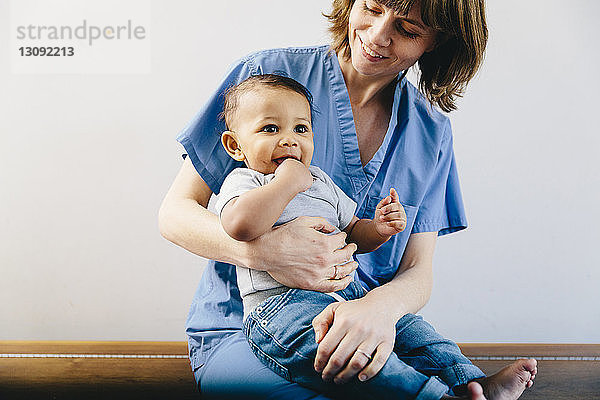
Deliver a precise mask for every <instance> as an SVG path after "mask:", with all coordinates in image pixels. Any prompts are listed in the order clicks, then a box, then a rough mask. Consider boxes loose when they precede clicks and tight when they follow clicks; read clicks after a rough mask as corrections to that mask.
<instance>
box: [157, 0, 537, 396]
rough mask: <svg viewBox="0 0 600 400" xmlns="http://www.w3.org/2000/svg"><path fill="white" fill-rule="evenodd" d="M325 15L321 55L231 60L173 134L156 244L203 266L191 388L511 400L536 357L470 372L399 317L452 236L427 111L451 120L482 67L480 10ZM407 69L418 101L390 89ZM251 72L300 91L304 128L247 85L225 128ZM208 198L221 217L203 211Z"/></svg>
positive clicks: (337, 9)
mask: <svg viewBox="0 0 600 400" xmlns="http://www.w3.org/2000/svg"><path fill="white" fill-rule="evenodd" d="M328 18H329V19H330V21H331V22H332V28H331V32H332V33H333V45H332V46H312V47H300V48H283V49H271V50H263V51H259V52H256V53H253V54H250V55H248V56H246V57H244V58H242V59H241V60H239V61H238V62H236V63H235V64H234V65H233V66H232V67H231V69H230V71H229V73H228V74H227V75H226V77H225V78H224V79H223V81H222V82H221V84H220V85H219V87H218V88H217V90H216V91H215V93H214V94H213V96H211V98H210V99H209V100H208V103H207V105H206V106H205V107H204V108H203V109H202V111H201V112H200V113H199V114H198V115H197V117H196V118H195V119H194V121H193V123H191V124H190V125H189V126H188V127H187V128H186V129H185V130H184V131H183V132H182V133H181V134H180V135H179V140H180V142H181V143H182V144H183V146H184V147H185V149H186V151H187V153H188V155H189V157H188V158H187V159H186V161H185V163H184V165H183V166H182V169H181V172H180V174H179V175H178V177H177V178H176V181H175V182H174V184H173V186H172V188H171V190H170V191H169V193H168V194H167V196H166V198H165V201H164V202H163V206H162V207H161V212H160V223H161V232H162V233H163V235H164V236H165V237H166V238H167V239H169V240H172V241H173V242H175V243H177V244H179V245H181V246H182V247H184V248H186V249H188V250H190V251H193V252H194V253H196V254H198V255H201V256H204V257H206V258H210V259H213V260H215V261H210V262H209V263H208V265H207V267H206V269H205V271H204V274H203V277H202V281H201V283H200V285H199V287H198V290H197V292H196V297H195V299H194V301H193V302H192V306H191V310H190V315H189V318H188V326H187V330H188V334H189V337H190V359H191V362H192V368H193V370H194V373H195V376H196V378H197V380H198V383H199V388H200V390H201V391H202V393H203V396H205V397H206V398H222V397H233V398H235V397H239V398H247V397H249V396H250V397H255V398H286V397H288V398H300V399H301V398H313V399H314V398H325V397H323V396H325V395H327V396H336V395H339V394H341V393H344V394H346V395H347V396H350V397H352V396H353V395H355V394H356V393H358V391H359V390H362V391H361V393H363V394H364V393H367V392H368V391H372V393H376V396H377V397H378V398H386V396H388V397H389V398H396V397H398V396H399V394H401V395H400V397H402V398H415V397H417V396H419V397H424V398H425V397H426V398H432V399H440V398H445V397H447V396H450V395H456V394H460V395H463V396H465V397H464V398H467V397H468V398H470V399H481V398H483V397H482V396H483V392H484V391H485V392H486V394H487V395H488V396H491V398H500V397H502V398H505V399H516V398H517V397H519V396H520V394H521V393H522V392H523V391H524V390H525V388H526V387H529V386H531V385H532V383H533V378H534V377H535V374H536V362H535V360H520V361H516V362H515V363H513V364H512V365H510V366H508V367H506V368H504V369H503V370H502V371H500V372H499V373H498V374H495V375H492V376H489V377H485V375H484V374H483V372H482V371H481V370H479V369H478V368H477V367H475V366H474V365H473V364H472V363H471V362H470V361H469V360H468V359H466V358H465V357H464V356H463V355H462V354H461V353H460V350H459V349H458V347H457V346H456V345H455V344H454V343H452V342H451V341H449V340H447V339H444V338H442V337H440V336H439V335H438V334H437V333H435V331H434V330H433V328H432V327H431V326H430V325H429V324H427V323H426V322H424V321H423V320H422V319H421V318H420V317H417V316H415V315H414V313H416V312H417V311H418V310H420V309H421V308H422V307H423V306H424V305H425V304H426V303H427V301H428V299H429V296H430V293H431V287H432V262H433V251H434V248H435V242H436V237H437V236H441V235H445V234H448V233H452V232H456V231H459V230H462V229H464V228H465V227H466V218H465V213H464V208H463V204H462V197H461V193H460V187H459V183H458V174H457V170H456V164H455V161H454V151H453V148H452V132H451V128H450V123H449V120H448V117H447V116H445V115H443V114H441V113H440V112H439V111H437V110H436V109H435V108H434V107H433V106H435V105H437V106H439V107H440V108H442V109H443V110H446V111H448V110H452V109H453V108H455V107H456V105H455V104H454V100H455V97H456V96H459V95H461V93H462V90H463V89H464V87H465V86H466V84H467V83H468V81H469V80H470V79H471V78H472V77H473V75H474V74H475V72H476V71H477V68H478V67H479V64H480V61H481V60H482V57H483V51H484V48H485V42H486V39H487V29H486V24H485V16H484V4H483V1H475V0H452V1H447V0H420V1H419V0H411V1H408V0H407V1H382V2H378V1H374V0H357V1H356V2H354V1H351V0H345V1H344V0H335V1H334V4H333V10H332V12H331V13H330V14H329V16H328ZM413 65H417V66H418V67H419V68H420V69H421V71H422V76H421V82H420V86H421V88H422V89H423V91H424V95H425V96H423V94H421V93H420V92H419V91H418V90H417V89H416V88H415V87H413V86H412V85H411V84H410V83H409V82H407V80H406V79H405V78H404V75H405V73H406V70H407V69H408V68H410V67H412V66H413ZM265 74H278V75H285V76H287V77H290V78H293V79H295V80H296V81H298V82H299V83H300V84H301V85H303V86H305V87H306V88H307V89H308V91H310V93H312V95H313V98H314V103H315V104H314V106H315V108H317V109H318V110H319V113H318V114H317V115H315V116H314V117H313V118H312V121H310V119H311V118H310V117H309V115H310V107H309V104H308V102H307V101H306V100H307V99H306V96H304V95H303V93H297V92H294V91H290V90H287V89H285V90H282V89H278V90H277V91H273V90H272V89H270V88H269V89H262V90H260V91H256V90H254V91H253V90H250V91H248V92H247V93H246V94H244V95H243V96H240V99H241V100H243V101H240V102H239V104H238V106H237V107H236V108H237V109H240V108H241V110H242V111H239V110H237V111H236V112H237V114H238V115H236V112H234V113H233V118H231V121H229V120H228V121H227V127H225V126H223V124H222V122H221V121H218V119H217V118H216V117H217V115H218V113H219V112H220V111H221V110H222V109H223V107H224V104H223V94H224V93H225V92H227V90H228V89H229V88H230V87H231V86H234V87H235V86H236V85H239V84H240V83H242V82H245V81H246V80H247V79H248V78H250V77H252V76H257V75H259V76H263V75H265ZM250 79H252V78H250ZM242 85H243V83H242ZM225 107H226V109H227V107H228V106H227V105H225ZM244 109H245V110H244ZM246 111H248V112H246ZM241 116H243V118H240V117H241ZM230 122H231V123H230ZM309 122H310V123H309ZM311 128H312V130H314V132H315V134H314V136H313V135H312V134H309V133H311ZM224 131H225V133H224V134H223V135H222V136H221V133H222V132H224ZM312 140H314V145H312V144H311V143H310V141H312ZM220 142H223V146H221V145H220V144H221V143H220ZM257 143H258V144H260V146H258V145H256V144H257ZM255 145H256V147H255ZM311 157H312V162H311ZM284 158H287V159H285V160H283V159H284ZM282 160H283V161H282ZM298 160H299V161H298ZM242 161H243V162H244V163H245V165H244V164H242ZM280 161H282V162H280ZM240 167H241V168H240ZM247 167H250V168H247ZM263 172H265V173H267V175H265V173H263ZM317 187H323V188H324V190H322V191H321V190H318V189H317ZM315 190H316V191H317V192H315ZM213 193H218V195H219V196H218V200H217V202H216V208H217V213H219V214H220V218H219V217H217V216H215V215H214V214H212V213H211V212H210V211H208V210H207V209H206V207H207V205H208V201H209V198H210V197H211V195H212V194H213ZM323 200H325V201H323ZM316 203H319V204H320V206H323V207H328V213H327V217H325V218H323V217H322V216H321V214H320V213H319V212H318V211H315V210H319V207H317V205H316ZM301 204H310V205H311V206H308V207H302V206H301ZM402 204H406V205H407V209H410V213H406V212H405V211H404V207H403V206H402ZM296 205H298V207H296ZM409 206H410V207H409ZM287 211H290V213H289V214H286V212H287ZM286 215H287V216H289V215H292V218H290V219H288V220H285V217H286ZM329 218H331V221H330V220H329ZM282 220H285V221H283V222H282ZM279 223H281V225H278V226H277V227H273V224H279ZM227 225H229V226H227ZM338 230H344V232H339V233H336V232H338ZM228 233H230V234H228ZM235 239H238V240H235ZM347 241H348V242H351V243H350V244H347V243H346V242H347ZM357 248H358V249H359V250H360V251H364V252H365V253H364V254H358V255H353V253H354V252H355V251H356V250H357ZM228 263H229V264H228ZM234 265H235V266H237V270H236V269H235V268H236V267H235V266H234ZM354 271H356V275H355V276H353V272H354ZM255 275H256V276H261V277H265V280H262V279H258V280H253V276H255ZM236 277H237V278H238V280H237V281H236ZM354 280H355V281H354ZM263 284H264V286H263ZM290 288H299V289H305V290H296V289H290ZM269 290H272V291H269ZM334 291H336V292H337V293H336V294H335V295H334V296H331V295H328V294H324V293H328V292H334ZM318 292H322V293H318ZM240 294H241V295H242V296H243V297H244V301H243V303H242V301H241V299H240ZM265 295H269V296H270V297H267V298H266V299H265V298H264V296H265ZM251 298H254V301H252V299H251ZM340 299H343V300H345V301H342V302H339V300H340ZM336 300H337V301H336ZM259 301H264V302H263V303H261V304H260V305H257V303H258V302H259ZM255 306H256V307H255ZM287 307H291V308H290V309H288V308H287ZM288 311H289V312H288ZM244 318H245V319H244ZM242 321H245V323H244V332H241V328H242ZM244 334H245V335H244ZM255 334H256V335H255ZM265 335H266V336H265ZM245 336H246V337H245ZM265 339H266V340H265ZM271 339H272V340H271ZM408 354H410V355H411V357H408V358H405V356H406V355H408ZM259 360H260V361H259ZM432 360H433V361H432ZM261 361H262V362H261ZM448 371H452V372H451V373H448ZM399 377H401V378H399ZM290 381H292V382H290ZM298 384H301V385H302V386H300V385H298ZM306 387H308V388H310V389H311V390H308V389H306Z"/></svg>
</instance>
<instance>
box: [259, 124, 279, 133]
mask: <svg viewBox="0 0 600 400" xmlns="http://www.w3.org/2000/svg"><path fill="white" fill-rule="evenodd" d="M260 131H261V132H267V133H275V132H277V131H279V128H278V127H277V125H273V124H269V125H265V126H263V127H262V128H261V130H260Z"/></svg>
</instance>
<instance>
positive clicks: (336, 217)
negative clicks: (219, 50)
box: [216, 74, 486, 399]
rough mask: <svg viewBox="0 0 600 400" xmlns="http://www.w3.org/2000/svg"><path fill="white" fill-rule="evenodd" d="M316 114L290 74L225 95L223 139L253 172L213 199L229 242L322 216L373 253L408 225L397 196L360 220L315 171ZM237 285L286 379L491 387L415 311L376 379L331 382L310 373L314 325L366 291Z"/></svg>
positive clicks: (447, 388)
mask: <svg viewBox="0 0 600 400" xmlns="http://www.w3.org/2000/svg"><path fill="white" fill-rule="evenodd" d="M311 111H312V110H311V95H310V93H309V91H308V90H307V89H306V88H305V87H304V86H302V85H301V84H300V83H298V82H296V81H295V80H293V79H290V78H287V77H283V76H278V75H270V74H267V75H258V76H252V77H250V78H248V79H247V80H245V81H243V82H241V83H240V84H238V85H236V86H234V87H232V88H230V89H229V90H228V92H227V94H226V97H225V105H224V111H223V117H224V119H225V122H226V125H227V129H228V130H226V131H225V132H223V134H222V136H221V142H222V144H223V147H224V148H225V150H226V151H227V153H228V154H229V155H230V156H231V157H232V158H233V159H235V160H237V161H243V162H244V163H245V165H246V168H237V169H235V170H233V171H232V172H231V173H230V174H229V175H228V176H227V177H226V179H225V181H224V182H223V185H222V187H221V190H220V193H219V196H218V199H217V202H216V209H217V212H218V213H219V215H220V220H221V224H222V226H223V228H224V230H225V231H226V232H227V233H228V234H229V235H230V236H231V237H232V238H234V239H236V240H241V241H250V240H253V239H255V238H257V237H259V236H261V235H262V234H264V233H265V232H267V231H269V230H270V229H272V228H273V227H274V226H277V225H281V224H284V223H286V222H289V221H291V220H293V219H295V218H298V217H300V216H313V217H321V218H324V219H325V220H326V221H327V222H328V223H329V224H331V225H333V226H334V227H336V229H335V230H334V231H332V232H326V233H336V232H339V231H340V230H341V231H344V232H346V234H347V241H348V242H353V243H356V245H357V248H358V252H369V251H373V250H375V249H377V248H378V247H379V246H381V245H382V244H383V243H385V242H386V241H387V240H389V239H390V237H392V236H393V235H395V234H397V233H399V232H402V231H403V230H404V229H405V227H406V214H405V212H404V209H403V207H402V205H401V204H400V202H399V199H398V194H397V193H396V191H395V190H394V189H390V194H389V195H388V196H387V197H385V198H384V199H383V200H381V201H380V202H379V204H378V205H377V208H376V211H375V214H374V217H373V219H359V218H357V217H356V216H355V212H356V203H355V202H354V201H353V200H352V199H350V198H349V197H348V196H347V195H346V194H345V193H344V192H343V191H342V190H341V189H340V188H339V187H337V186H336V184H335V183H334V182H333V180H332V179H331V178H330V177H329V176H328V175H327V174H325V173H324V172H323V171H321V169H319V168H318V167H316V166H312V165H310V163H311V159H312V155H313V132H312V127H311V122H312V117H311V115H312V114H311ZM324 225H326V224H324ZM335 275H337V268H336V273H335ZM237 278H238V286H239V289H240V294H241V296H242V300H243V305H244V333H245V335H246V337H247V339H248V342H249V344H250V347H251V349H252V351H253V352H254V354H255V355H256V356H257V358H259V359H260V360H261V361H262V362H263V363H264V364H265V365H266V366H268V367H269V368H271V369H272V370H273V371H274V372H276V373H277V374H279V375H280V376H282V377H284V378H285V379H287V380H290V381H293V382H296V383H299V384H301V385H304V386H307V387H309V388H312V389H314V390H317V391H320V392H324V393H329V394H332V395H336V396H337V395H340V394H342V395H344V396H346V397H349V398H355V397H358V398H378V399H380V398H381V399H386V398H390V399H392V398H393V399H413V398H416V397H417V396H419V398H421V397H420V396H421V395H424V393H425V391H426V393H427V395H426V396H427V398H432V399H433V398H435V399H440V398H449V397H448V395H454V394H458V393H459V392H464V393H466V385H465V384H464V383H462V384H460V385H459V384H458V383H457V377H456V374H455V375H452V374H449V373H448V371H462V372H461V373H464V372H465V371H466V372H467V376H472V377H473V378H472V379H475V378H480V379H481V378H482V380H481V381H480V382H481V383H482V384H483V385H484V386H485V382H484V380H485V379H486V378H485V375H484V374H483V373H482V372H481V371H480V370H479V369H478V368H477V367H475V366H474V365H473V364H472V363H470V361H469V360H468V359H466V358H465V357H464V356H463V355H462V354H461V352H460V349H459V348H458V346H456V344H454V343H453V342H451V341H449V340H447V339H444V338H442V337H441V336H440V335H439V334H438V333H437V332H435V330H434V329H433V328H432V327H431V325H429V324H427V323H426V322H425V321H423V320H422V319H421V318H420V317H417V316H415V315H413V314H408V315H407V316H405V317H404V318H403V319H406V318H410V319H411V321H410V322H409V323H408V324H406V323H405V324H404V327H405V328H404V329H402V330H401V331H397V333H396V345H395V346H394V353H392V354H391V356H390V357H389V358H388V360H387V362H386V364H385V365H384V367H383V368H382V369H381V371H380V372H379V373H378V374H377V375H376V376H375V377H373V378H372V379H370V380H368V381H366V382H361V381H359V380H358V379H354V380H353V381H351V382H349V383H346V384H343V385H336V384H333V383H330V382H325V381H323V380H322V379H321V376H320V374H318V373H317V372H316V371H315V370H314V368H313V365H314V359H315V355H316V351H317V347H318V340H320V339H322V338H315V331H314V329H313V327H312V320H313V319H314V317H316V316H317V315H318V314H319V313H320V312H321V311H323V310H324V309H325V308H326V307H327V306H328V305H329V304H331V303H333V302H335V301H348V300H353V299H357V298H360V297H362V296H364V295H365V294H366V291H365V289H364V288H363V286H361V284H360V283H359V282H357V281H354V282H351V283H350V285H349V286H348V287H347V288H346V289H344V290H341V291H338V292H336V293H320V292H314V291H308V290H300V289H290V288H288V287H285V286H283V285H281V284H280V283H279V282H277V281H276V280H274V279H273V278H272V277H271V276H270V275H269V274H268V273H267V272H264V271H256V270H251V269H248V268H244V267H237ZM332 278H333V279H336V278H337V279H339V278H343V277H342V276H334V277H332ZM399 326H400V325H399ZM357 352H359V350H357ZM361 354H364V356H365V357H367V358H368V359H369V360H371V355H370V354H366V353H361ZM440 360H443V363H442V362H441V361H440ZM442 364H443V365H442ZM435 375H437V376H435ZM459 375H460V374H459ZM478 380H479V379H478Z"/></svg>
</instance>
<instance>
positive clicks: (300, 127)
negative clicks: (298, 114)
mask: <svg viewBox="0 0 600 400" xmlns="http://www.w3.org/2000/svg"><path fill="white" fill-rule="evenodd" d="M294 132H296V133H307V132H308V126H306V125H296V127H295V128H294Z"/></svg>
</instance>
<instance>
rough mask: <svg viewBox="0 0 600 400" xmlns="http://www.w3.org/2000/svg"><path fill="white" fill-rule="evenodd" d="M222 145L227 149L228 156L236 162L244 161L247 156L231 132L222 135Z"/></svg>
mask: <svg viewBox="0 0 600 400" xmlns="http://www.w3.org/2000/svg"><path fill="white" fill-rule="evenodd" d="M221 143H222V144H223V147H224V148H225V151H226V152H227V154H229V155H230V156H231V158H233V159H234V160H236V161H244V160H245V159H246V156H245V155H244V153H242V149H241V148H240V145H239V144H238V141H237V139H236V138H235V135H234V134H233V132H231V131H225V132H223V133H222V134H221Z"/></svg>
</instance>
